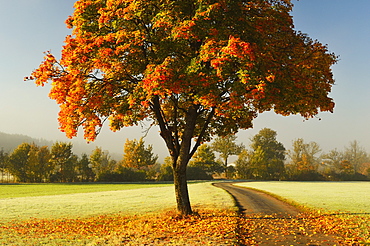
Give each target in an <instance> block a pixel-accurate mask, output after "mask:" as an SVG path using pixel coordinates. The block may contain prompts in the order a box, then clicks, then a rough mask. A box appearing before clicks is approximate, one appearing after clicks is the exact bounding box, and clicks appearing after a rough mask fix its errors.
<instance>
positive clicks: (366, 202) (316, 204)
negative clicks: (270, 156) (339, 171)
mask: <svg viewBox="0 0 370 246" xmlns="http://www.w3.org/2000/svg"><path fill="white" fill-rule="evenodd" d="M237 185H238V186H244V187H250V188H254V189H260V190H263V191H267V192H269V193H273V194H276V195H278V196H281V197H284V198H286V199H288V200H292V201H295V202H297V203H299V204H301V205H304V206H307V207H309V208H314V209H319V210H324V211H348V212H352V213H370V195H369V194H370V182H290V181H271V182H245V183H238V184H237Z"/></svg>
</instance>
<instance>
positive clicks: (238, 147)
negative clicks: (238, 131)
mask: <svg viewBox="0 0 370 246" xmlns="http://www.w3.org/2000/svg"><path fill="white" fill-rule="evenodd" d="M235 141H236V136H235V135H228V136H226V137H217V138H216V139H215V140H214V141H213V143H212V144H211V147H212V149H213V150H214V151H216V152H218V153H220V157H221V158H222V160H223V167H224V168H225V169H226V168H227V165H228V158H229V157H230V156H232V155H239V154H240V152H241V151H242V150H243V149H244V145H243V144H236V143H235Z"/></svg>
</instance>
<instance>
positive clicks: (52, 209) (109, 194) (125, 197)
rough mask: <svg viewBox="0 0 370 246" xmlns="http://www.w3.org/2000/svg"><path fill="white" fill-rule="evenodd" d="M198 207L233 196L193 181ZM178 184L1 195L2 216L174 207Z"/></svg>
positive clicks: (228, 202)
mask: <svg viewBox="0 0 370 246" xmlns="http://www.w3.org/2000/svg"><path fill="white" fill-rule="evenodd" d="M189 192H190V199H191V202H192V204H193V206H194V207H195V208H197V207H215V208H230V207H232V206H233V201H232V199H231V197H230V196H229V195H228V194H227V193H226V192H224V191H222V190H221V189H218V188H216V187H214V186H212V185H211V183H196V184H190V185H189ZM175 207H176V198H175V194H174V188H173V187H172V186H168V187H153V188H142V189H132V190H119V191H104V192H94V193H77V194H66V195H54V196H37V197H20V198H10V199H0V218H2V220H3V221H7V220H13V219H21V220H22V219H27V218H30V217H34V218H59V217H69V218H71V217H87V216H95V215H101V214H111V213H124V214H129V215H133V214H142V213H153V212H158V211H164V210H168V209H174V208H175Z"/></svg>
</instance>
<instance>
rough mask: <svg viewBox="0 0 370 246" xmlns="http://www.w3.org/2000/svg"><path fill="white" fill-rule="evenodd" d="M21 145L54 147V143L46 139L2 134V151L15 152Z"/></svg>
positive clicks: (0, 137) (0, 147) (0, 135)
mask: <svg viewBox="0 0 370 246" xmlns="http://www.w3.org/2000/svg"><path fill="white" fill-rule="evenodd" d="M21 143H35V144H36V145H38V146H45V145H46V146H51V145H53V142H52V141H48V140H45V139H36V138H32V137H29V136H26V135H21V134H8V133H4V132H0V149H3V150H4V151H5V152H11V151H13V150H14V149H15V148H17V147H18V145H20V144H21Z"/></svg>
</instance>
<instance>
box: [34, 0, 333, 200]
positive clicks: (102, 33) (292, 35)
mask: <svg viewBox="0 0 370 246" xmlns="http://www.w3.org/2000/svg"><path fill="white" fill-rule="evenodd" d="M74 7H75V11H74V13H73V15H72V16H70V17H69V18H68V19H67V21H66V24H67V26H68V27H69V28H71V29H72V35H70V36H67V37H66V40H65V45H64V46H63V50H62V56H61V59H60V60H57V59H56V58H55V57H54V56H53V55H52V54H51V53H50V52H48V53H46V57H45V60H44V62H43V63H42V64H41V65H40V67H39V68H38V69H36V70H35V71H34V72H33V73H32V75H31V77H30V78H31V79H35V81H36V84H37V85H44V84H45V83H47V82H48V81H51V86H52V88H51V91H50V97H51V98H52V99H54V100H55V101H56V102H57V103H58V104H59V105H60V113H59V123H60V129H61V131H63V132H65V133H66V135H67V136H68V137H73V136H76V134H77V129H78V128H79V127H82V128H83V129H84V136H85V138H86V139H87V140H89V141H93V140H94V139H95V138H96V136H97V134H98V132H99V130H100V128H101V127H102V125H103V123H104V122H105V121H106V120H109V121H110V127H111V129H112V130H113V131H116V130H119V129H121V128H122V127H126V126H133V125H137V124H138V123H139V122H140V121H142V120H144V119H149V120H151V121H152V122H153V123H154V124H156V125H158V126H159V128H160V133H161V136H162V138H163V139H164V141H165V142H166V145H167V147H168V149H169V153H170V155H171V157H172V160H173V166H174V168H175V172H174V173H175V174H176V173H178V172H185V171H184V170H185V169H186V168H184V167H186V165H187V164H188V161H189V159H190V158H191V156H192V155H193V154H194V153H195V151H196V149H197V148H198V147H199V146H200V144H201V143H203V142H205V141H209V140H211V138H212V137H213V136H215V135H228V134H234V133H236V132H237V131H238V130H239V129H247V128H250V127H252V121H253V119H254V118H256V117H257V116H258V114H259V113H262V112H264V111H268V110H274V111H275V112H276V113H278V114H281V115H290V114H300V115H302V116H303V117H305V118H310V117H313V116H315V115H316V114H318V113H319V112H320V111H332V110H333V108H334V102H333V100H332V99H331V98H330V97H328V94H329V93H330V91H331V87H332V85H333V84H334V80H333V76H332V72H331V66H332V65H333V64H334V63H335V62H336V59H337V58H336V56H335V55H334V54H332V53H330V52H328V49H327V47H326V46H325V45H322V44H321V43H319V42H318V41H313V40H312V39H310V38H309V37H308V36H307V35H305V34H302V33H300V32H297V31H295V30H294V29H293V20H292V16H291V15H290V11H291V10H292V4H291V2H290V1H289V0H259V1H252V2H249V1H242V0H233V1H229V0H215V1H210V0H186V1H183V0H181V1H170V0H149V1H148V0H145V1H144V0H135V1H134V0H114V1H113V0H79V1H77V2H76V3H75V5H74ZM192 139H194V140H195V141H196V143H195V144H194V145H192V144H191V140H192ZM175 180H176V179H175ZM175 183H176V182H175ZM184 192H187V191H184ZM185 200H186V199H185Z"/></svg>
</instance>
